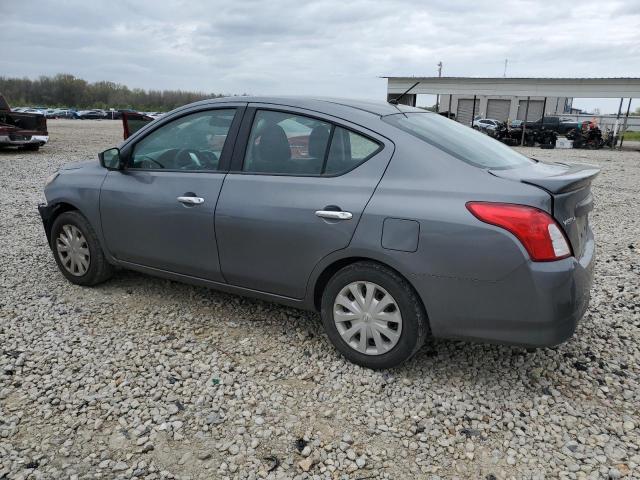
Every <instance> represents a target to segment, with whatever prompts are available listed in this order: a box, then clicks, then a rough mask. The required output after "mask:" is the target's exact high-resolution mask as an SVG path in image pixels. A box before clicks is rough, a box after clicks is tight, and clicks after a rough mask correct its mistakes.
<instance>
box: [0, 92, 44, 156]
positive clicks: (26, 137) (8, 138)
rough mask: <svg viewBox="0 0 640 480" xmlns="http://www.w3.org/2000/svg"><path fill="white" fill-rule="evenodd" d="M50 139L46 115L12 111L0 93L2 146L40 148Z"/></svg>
mask: <svg viewBox="0 0 640 480" xmlns="http://www.w3.org/2000/svg"><path fill="white" fill-rule="evenodd" d="M48 141H49V133H48V132H47V119H46V117H45V116H44V115H41V114H40V113H37V114H34V113H27V112H16V111H12V110H11V108H10V107H9V104H8V103H7V101H6V100H5V98H4V97H3V96H2V95H0V147H21V148H24V149H26V150H38V149H39V148H40V147H41V146H42V145H44V144H45V143H47V142H48Z"/></svg>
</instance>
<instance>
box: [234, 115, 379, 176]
mask: <svg viewBox="0 0 640 480" xmlns="http://www.w3.org/2000/svg"><path fill="white" fill-rule="evenodd" d="M380 148H381V147H380V145H379V144H378V143H377V142H375V141H373V140H370V139H368V138H366V137H365V136H363V135H360V134H358V133H356V132H353V131H351V130H348V129H346V128H343V127H338V126H337V125H334V124H332V123H330V122H326V121H324V120H319V119H316V118H311V117H307V116H304V115H298V114H294V113H287V112H276V111H270V110H258V111H257V112H256V114H255V117H254V120H253V125H252V127H251V133H250V135H249V142H248V145H247V149H246V152H245V158H244V163H243V166H242V170H243V171H244V172H251V173H268V174H280V175H283V174H284V175H301V176H304V175H332V176H333V175H339V174H342V173H345V172H347V171H349V170H351V169H353V168H355V167H356V166H358V165H359V164H360V163H362V162H364V161H366V160H367V159H368V158H370V157H371V156H372V155H373V154H375V153H376V152H377V151H379V150H380Z"/></svg>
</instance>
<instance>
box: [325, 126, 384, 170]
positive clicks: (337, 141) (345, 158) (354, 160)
mask: <svg viewBox="0 0 640 480" xmlns="http://www.w3.org/2000/svg"><path fill="white" fill-rule="evenodd" d="M379 149H380V145H379V144H378V143H377V142H374V141H373V140H369V139H368V138H366V137H364V136H362V135H360V134H358V133H355V132H352V131H351V130H347V129H346V128H342V127H335V130H334V132H333V138H332V140H331V149H330V150H329V156H328V157H327V164H326V167H325V169H324V173H325V174H326V175H339V174H341V173H344V172H347V171H349V170H352V169H354V168H355V167H357V166H358V165H360V164H361V163H362V162H364V161H366V160H367V159H368V158H370V157H372V156H373V155H374V154H375V153H377V152H378V150H379Z"/></svg>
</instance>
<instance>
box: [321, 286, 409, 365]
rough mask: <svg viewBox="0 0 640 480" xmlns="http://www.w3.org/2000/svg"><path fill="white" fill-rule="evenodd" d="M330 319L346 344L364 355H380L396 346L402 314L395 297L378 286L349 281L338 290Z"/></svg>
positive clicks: (400, 328) (400, 329) (400, 330)
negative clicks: (331, 318)
mask: <svg viewBox="0 0 640 480" xmlns="http://www.w3.org/2000/svg"><path fill="white" fill-rule="evenodd" d="M333 321H334V322H335V324H336V328H337V329H338V333H340V336H341V337H342V339H343V340H344V341H345V342H347V344H348V345H349V346H350V347H351V348H353V349H354V350H357V351H358V352H360V353H364V354H365V355H382V354H383V353H386V352H388V351H389V350H391V349H392V348H393V347H395V346H396V344H397V343H398V340H400V335H401V333H402V315H401V314H400V309H399V308H398V304H397V303H396V301H395V299H394V298H393V297H392V296H391V295H390V294H389V292H387V291H386V290H385V289H384V288H382V287H381V286H380V285H376V284H375V283H371V282H353V283H350V284H349V285H347V286H346V287H344V288H343V289H342V290H340V293H338V296H337V297H336V301H335V302H334V304H333Z"/></svg>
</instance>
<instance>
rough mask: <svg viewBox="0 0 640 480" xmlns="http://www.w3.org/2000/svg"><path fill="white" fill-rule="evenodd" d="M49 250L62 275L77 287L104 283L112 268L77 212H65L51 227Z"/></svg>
mask: <svg viewBox="0 0 640 480" xmlns="http://www.w3.org/2000/svg"><path fill="white" fill-rule="evenodd" d="M51 249H52V250H53V256H54V258H55V260H56V263H57V264H58V268H59V269H60V271H61V272H62V274H63V275H64V276H65V277H66V278H67V280H69V281H70V282H71V283H75V284H76V285H84V286H90V285H96V284H98V283H101V282H104V281H105V280H107V279H108V278H109V277H110V276H111V273H112V267H111V265H110V264H109V263H108V262H107V260H106V258H105V256H104V253H103V252H102V247H101V246H100V242H99V241H98V238H97V236H96V234H95V232H94V231H93V228H91V225H90V224H89V222H88V221H87V219H86V218H84V217H83V216H82V214H80V213H79V212H77V211H69V212H64V213H62V214H60V216H58V218H56V220H55V221H54V222H53V226H52V227H51Z"/></svg>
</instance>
